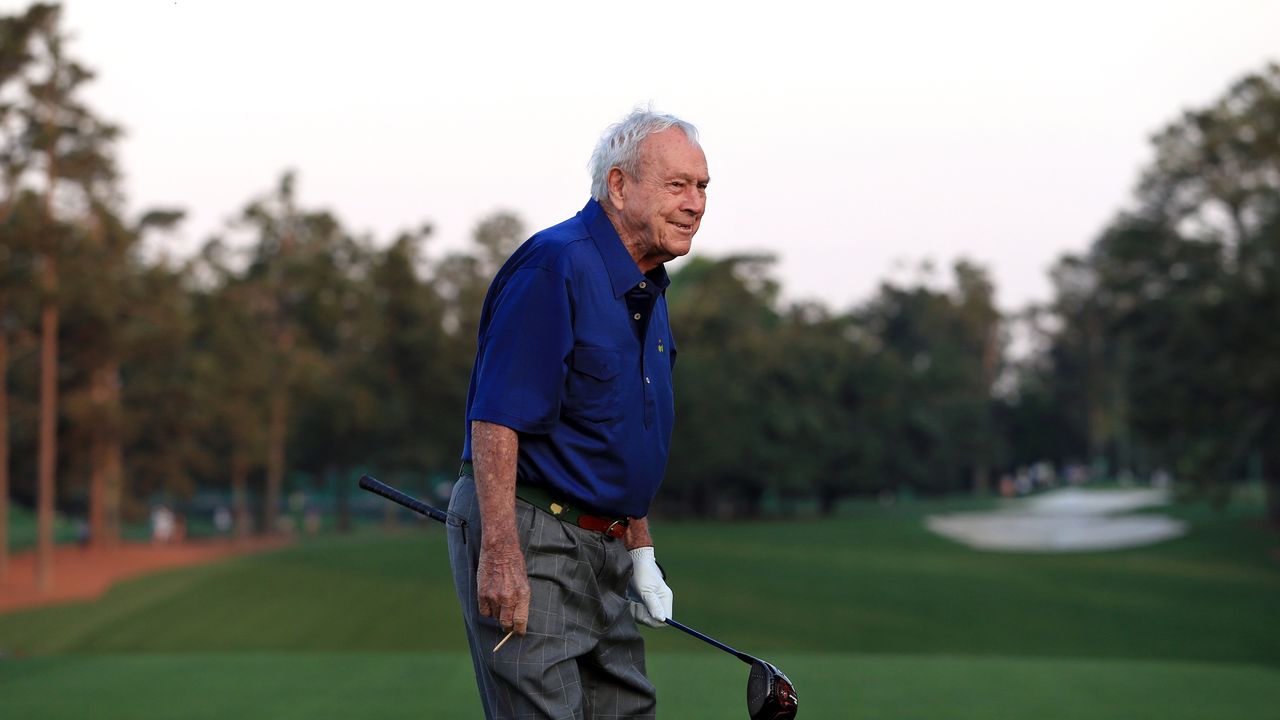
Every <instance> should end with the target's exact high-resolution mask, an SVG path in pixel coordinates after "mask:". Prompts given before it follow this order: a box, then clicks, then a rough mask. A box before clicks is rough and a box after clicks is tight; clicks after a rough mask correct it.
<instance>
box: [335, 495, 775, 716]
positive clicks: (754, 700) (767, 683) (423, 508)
mask: <svg viewBox="0 0 1280 720" xmlns="http://www.w3.org/2000/svg"><path fill="white" fill-rule="evenodd" d="M360 487H361V488H362V489H364V490H368V491H369V492H371V493H374V494H375V495H381V496H382V497H384V498H386V499H388V500H390V501H392V502H394V503H397V504H399V505H403V506H404V507H407V508H409V509H410V510H413V511H414V512H417V513H420V514H422V515H426V516H427V517H429V518H431V519H432V520H438V521H440V522H442V523H447V522H448V520H449V514H448V513H446V512H444V511H442V510H439V509H437V508H433V507H431V506H430V505H428V504H426V503H424V502H422V501H421V500H418V499H417V498H415V497H413V496H412V495H408V494H405V493H403V492H401V491H399V490H397V489H395V488H393V487H391V486H390V485H388V484H386V483H384V482H381V481H379V480H377V479H375V478H374V477H372V476H371V475H363V476H361V478H360ZM667 624H668V625H670V626H671V627H674V628H676V629H679V630H683V631H684V632H686V633H688V634H689V635H692V636H693V637H696V638H698V639H699V640H702V641H703V642H705V643H708V644H710V645H712V646H714V647H717V648H719V649H721V650H723V651H725V652H727V653H729V654H730V655H732V656H734V657H736V658H738V659H739V660H741V661H742V662H744V663H746V664H748V665H750V666H751V675H750V676H749V677H748V678H747V711H748V712H749V713H750V716H751V720H791V719H792V718H794V717H795V716H796V709H797V707H798V705H799V704H800V699H799V698H798V697H797V696H796V690H795V686H794V685H792V684H791V680H790V679H788V678H787V676H786V675H784V674H783V673H782V671H781V670H779V669H778V668H776V667H774V666H773V665H772V664H770V663H767V662H765V661H764V660H761V659H760V658H756V657H752V656H750V655H748V654H746V653H744V652H738V651H737V650H734V649H733V648H731V647H729V646H728V645H725V644H724V643H722V642H720V641H719V640H716V639H715V638H713V637H711V636H709V635H704V634H702V633H700V632H698V631H697V630H694V629H693V628H691V627H689V626H688V625H684V624H683V623H679V622H676V621H675V620H672V619H668V620H667Z"/></svg>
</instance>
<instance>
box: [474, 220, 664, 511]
mask: <svg viewBox="0 0 1280 720" xmlns="http://www.w3.org/2000/svg"><path fill="white" fill-rule="evenodd" d="M669 282H670V280H669V279H668V277H667V272H666V269H665V268H663V267H662V266H661V265H659V266H658V267H656V268H654V269H653V270H651V271H650V272H648V273H647V274H645V273H641V272H640V269H639V268H638V267H636V263H635V261H634V260H632V259H631V255H630V254H628V253H627V250H626V248H625V247H624V246H623V245H622V240H621V239H620V238H619V237H618V233H617V231H615V230H614V229H613V224H612V223H610V222H609V218H608V217H607V216H606V215H605V214H604V210H603V209H602V208H601V207H600V204H599V203H598V202H596V201H595V200H594V199H593V200H591V201H589V202H588V203H587V204H586V206H585V207H584V208H582V211H581V212H579V213H578V214H577V215H576V216H574V217H572V218H570V219H568V220H566V221H564V222H562V223H560V224H559V225H556V226H554V227H551V228H548V229H546V230H543V231H542V232H539V233H538V234H536V235H534V236H533V237H531V238H529V239H528V240H527V241H525V243H524V244H523V245H521V246H520V247H519V249H517V250H516V252H515V253H514V254H513V255H512V256H511V258H510V259H508V260H507V262H506V264H505V265H503V266H502V269H501V270H499V271H498V274H497V276H495V277H494V279H493V283H492V284H491V285H490V286H489V292H488V294H487V295H486V296H485V300H484V309H483V311H482V314H481V316H480V333H479V347H478V350H477V352H476V361H475V365H474V366H473V367H472V370H471V387H470V389H469V390H468V392H467V432H466V441H465V444H464V447H463V451H462V459H463V460H464V461H469V460H470V459H471V422H472V421H473V420H483V421H486V422H491V423H495V424H498V425H505V426H506V427H509V428H511V429H513V430H516V431H517V432H518V433H519V438H520V452H519V458H518V461H517V462H518V478H519V482H520V483H524V484H530V485H540V486H545V487H547V488H549V489H550V490H552V491H553V492H554V493H556V494H559V495H560V496H562V497H564V498H565V499H566V500H567V501H569V502H576V503H578V505H579V507H582V508H584V509H589V510H591V511H593V512H595V513H599V514H601V515H608V516H628V517H644V516H645V515H647V514H648V512H649V503H650V501H652V499H653V496H654V494H655V493H657V491H658V486H659V485H660V484H661V482H662V476H663V473H664V472H665V470H666V465H667V452H668V449H669V448H670V445H671V427H672V423H673V421H674V418H675V406H674V398H673V396H672V386H671V369H672V367H673V366H674V365H675V357H676V347H675V341H674V340H673V339H672V337H671V325H670V323H669V322H668V319H667V302H666V298H665V296H664V293H665V290H666V288H667V285H668V283H669Z"/></svg>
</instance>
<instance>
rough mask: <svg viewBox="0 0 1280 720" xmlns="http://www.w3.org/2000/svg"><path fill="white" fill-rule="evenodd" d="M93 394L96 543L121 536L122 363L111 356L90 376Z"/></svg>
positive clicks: (91, 444)
mask: <svg viewBox="0 0 1280 720" xmlns="http://www.w3.org/2000/svg"><path fill="white" fill-rule="evenodd" d="M89 397H90V399H91V401H92V402H93V404H94V406H95V407H96V408H97V410H98V412H97V413H95V416H96V418H97V421H96V422H95V423H94V427H92V428H90V431H89V432H90V433H91V438H90V440H89V537H90V538H92V540H93V544H94V545H96V546H103V547H105V546H111V545H114V544H115V543H116V541H117V540H119V527H120V499H121V487H120V484H121V482H120V481H121V466H122V465H123V462H122V455H123V452H122V450H121V448H120V427H119V416H120V364H119V362H118V361H117V360H115V359H111V360H107V361H106V362H105V363H103V364H102V365H101V366H100V367H97V368H95V369H94V370H93V372H92V373H91V374H90V377H89Z"/></svg>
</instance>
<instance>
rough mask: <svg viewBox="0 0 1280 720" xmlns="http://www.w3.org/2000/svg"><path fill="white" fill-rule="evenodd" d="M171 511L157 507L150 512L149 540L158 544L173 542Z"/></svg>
mask: <svg viewBox="0 0 1280 720" xmlns="http://www.w3.org/2000/svg"><path fill="white" fill-rule="evenodd" d="M173 531H174V517H173V511H172V510H170V509H169V508H168V507H166V506H164V505H157V506H155V507H154V508H152V510H151V539H152V541H154V542H158V543H168V542H170V541H171V540H173Z"/></svg>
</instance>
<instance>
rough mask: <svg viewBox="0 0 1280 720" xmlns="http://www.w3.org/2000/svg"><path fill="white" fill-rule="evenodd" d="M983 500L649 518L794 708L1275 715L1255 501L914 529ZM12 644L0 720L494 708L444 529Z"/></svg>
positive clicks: (741, 677)
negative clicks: (784, 687)
mask: <svg viewBox="0 0 1280 720" xmlns="http://www.w3.org/2000/svg"><path fill="white" fill-rule="evenodd" d="M972 505H973V503H972V501H960V502H939V501H928V502H916V503H909V504H902V505H898V506H896V507H893V508H888V509H885V508H880V507H878V506H875V505H869V504H868V505H861V504H857V505H853V506H850V507H848V508H847V509H846V511H845V512H844V513H843V514H842V516H841V517H839V518H836V519H832V520H823V521H816V520H810V521H796V522H787V523H783V522H777V523H749V524H748V523H743V524H702V523H665V524H662V523H658V522H655V525H654V531H655V535H656V536H657V539H658V545H659V550H658V555H659V558H660V560H661V561H662V562H663V565H664V566H665V567H666V569H667V571H668V573H669V576H670V577H669V580H670V582H671V585H672V587H673V588H674V590H675V593H676V605H675V607H676V615H677V617H678V618H680V619H682V620H683V621H684V622H686V623H689V624H691V625H693V626H694V627H697V628H699V629H701V630H703V631H705V632H708V633H710V634H712V635H714V636H716V637H718V638H720V639H722V640H724V641H726V642H728V643H729V644H731V645H734V646H736V647H738V648H740V649H742V650H746V651H747V652H751V653H753V654H757V655H761V656H764V657H766V658H768V659H770V660H771V661H773V662H775V663H776V664H778V665H779V666H780V667H782V668H783V669H784V670H785V671H786V672H787V673H788V674H789V675H790V676H791V678H792V679H793V680H794V681H795V682H796V684H797V687H798V688H799V690H800V692H801V697H802V701H803V702H804V705H803V707H804V709H805V710H806V712H805V713H804V715H802V717H810V718H813V717H835V718H839V717H850V716H856V717H859V718H862V717H880V718H1003V717H1008V718H1023V717H1036V718H1049V719H1052V718H1090V719H1091V720H1096V719H1097V718H1133V717H1151V716H1156V717H1162V718H1166V719H1167V718H1183V717H1185V718H1192V717H1214V718H1262V717H1280V712H1277V711H1275V710H1274V708H1276V707H1280V623H1276V622H1275V620H1274V618H1275V608H1276V607H1278V606H1280V564H1278V563H1277V554H1276V553H1277V549H1280V536H1278V535H1277V534H1275V533H1274V532H1271V531H1268V530H1266V529H1264V528H1262V527H1261V526H1260V524H1258V523H1257V522H1255V521H1254V520H1253V518H1254V517H1256V515H1257V509H1256V508H1248V507H1245V508H1239V509H1235V510H1229V511H1227V512H1225V513H1218V512H1214V511H1211V510H1208V509H1206V508H1203V507H1200V506H1189V507H1183V508H1179V509H1177V510H1175V511H1174V512H1175V514H1177V515H1179V516H1181V517H1183V518H1184V519H1186V520H1187V521H1188V522H1190V523H1191V524H1192V527H1193V530H1192V533H1191V534H1190V535H1189V536H1188V537H1186V538H1183V539H1180V540H1176V541H1173V542H1168V543H1164V544H1161V545H1156V546H1151V547H1147V548H1141V549H1136V550H1128V551H1122V552H1110V553H1087V554H1078V555H1038V554H985V553H977V552H973V551H970V550H968V549H966V548H963V547H961V546H959V545H956V544H953V543H950V542H948V541H946V540H943V539H940V538H937V537H935V536H933V535H931V534H929V533H928V532H926V531H925V530H924V529H923V528H922V527H921V524H920V519H921V517H922V516H923V514H925V513H927V512H938V511H954V510H956V509H959V508H962V507H969V506H972ZM646 637H647V639H648V643H649V648H650V651H651V652H650V670H651V674H652V675H653V677H654V681H655V683H656V684H657V685H658V687H659V689H660V693H661V697H662V702H663V704H664V707H666V708H669V709H673V708H682V710H679V711H675V710H670V712H671V714H670V715H667V716H668V717H698V718H718V717H726V718H728V717H740V716H741V714H742V705H743V702H744V701H743V698H742V695H743V688H744V686H745V679H746V667H745V666H744V665H741V664H740V663H737V662H736V661H734V660H732V659H731V658H728V657H727V656H724V655H722V654H719V653H716V652H715V651H713V650H711V649H709V648H705V647H703V646H701V645H700V644H699V643H697V642H696V641H694V640H693V639H691V638H688V637H686V636H684V635H682V634H679V633H676V632H674V631H668V630H659V631H653V632H648V633H647V634H646ZM0 649H3V650H7V651H8V652H9V653H19V654H20V656H19V657H18V658H17V659H10V660H0V717H3V718H8V717H18V718H25V717H40V718H60V717H71V716H76V717H85V716H86V713H90V710H91V711H92V712H91V713H90V714H91V715H92V716H94V717H137V718H148V717H172V716H175V715H172V714H168V715H167V714H165V713H164V712H163V710H162V709H161V708H164V707H166V703H168V704H169V706H172V705H180V706H181V707H182V714H181V716H183V717H205V716H207V717H228V716H234V717H237V718H244V719H247V718H256V717H261V718H284V717H294V716H297V717H307V718H317V717H340V716H341V717H347V718H350V717H371V718H372V717H380V718H381V717H409V716H414V717H433V718H435V717H468V718H469V717H477V716H478V710H477V705H476V701H475V691H474V687H473V683H472V680H471V674H470V673H471V671H470V665H469V661H468V658H467V656H466V654H465V641H464V639H463V634H462V631H461V627H460V624H459V621H458V609H457V601H456V598H455V596H454V593H453V588H452V583H451V580H450V579H449V575H448V568H447V558H446V554H445V547H444V535H443V532H442V531H441V530H440V529H439V528H436V527H434V526H430V527H429V528H428V529H427V530H425V531H407V530H406V531H403V532H400V533H397V534H383V533H378V532H361V533H357V534H356V535H353V536H350V537H322V538H320V539H317V540H313V541H308V542H305V543H302V544H299V545H297V546H295V547H292V548H289V549H287V550H283V551H280V552H276V553H271V554H266V555H258V556H252V557H244V558H239V559H236V560H233V561H229V562H224V563H220V564H217V565H211V566H204V567H197V568H188V569H184V570H178V571H173V572H168V573H164V574H160V575H155V576H151V577H146V578H141V579H138V580H136V581H133V582H129V583H125V584H122V585H120V586H118V587H116V588H114V589H113V590H112V591H111V592H110V593H108V594H107V595H106V596H105V597H104V598H102V599H101V600H99V601H97V602H94V603H87V604H76V605H67V606H62V607H53V608H44V609H38V610H30V611H25V612H20V613H14V614H10V615H5V616H0ZM432 698H434V700H431V699H432ZM441 708H445V709H446V710H448V709H451V710H450V712H452V714H450V713H449V712H446V711H445V710H442V709H441ZM686 708H696V711H695V710H687V711H686V710H685V709H686ZM855 711H856V712H855ZM201 713H206V714H205V715H202V714H201Z"/></svg>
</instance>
